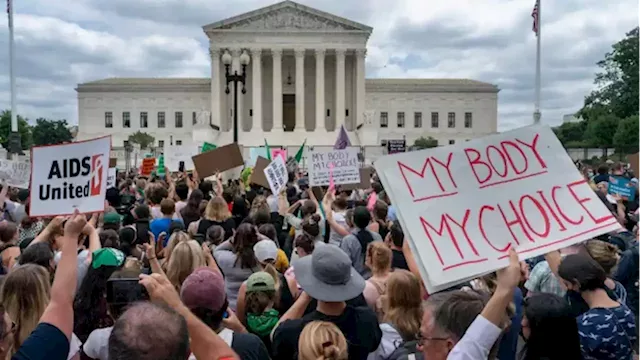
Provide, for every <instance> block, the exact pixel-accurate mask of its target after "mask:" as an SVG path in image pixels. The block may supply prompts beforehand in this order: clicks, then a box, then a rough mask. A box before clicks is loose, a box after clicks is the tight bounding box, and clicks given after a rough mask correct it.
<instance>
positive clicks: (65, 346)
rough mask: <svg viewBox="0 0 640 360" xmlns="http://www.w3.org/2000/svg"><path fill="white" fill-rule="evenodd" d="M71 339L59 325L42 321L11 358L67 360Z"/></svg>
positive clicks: (22, 359) (19, 359)
mask: <svg viewBox="0 0 640 360" xmlns="http://www.w3.org/2000/svg"><path fill="white" fill-rule="evenodd" d="M67 357H69V339H67V337H66V336H65V335H64V333H63V332H62V331H60V329H58V328H57V327H55V326H53V325H51V324H47V323H40V324H38V326H37V327H36V329H35V330H33V332H32V333H31V335H29V337H28V338H27V340H25V342H24V343H23V344H22V346H20V348H19V349H18V351H17V352H16V353H15V354H13V356H12V357H11V360H67Z"/></svg>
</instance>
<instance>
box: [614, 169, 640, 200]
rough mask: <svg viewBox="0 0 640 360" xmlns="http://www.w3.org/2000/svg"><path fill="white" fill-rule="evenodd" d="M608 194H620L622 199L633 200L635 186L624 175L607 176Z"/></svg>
mask: <svg viewBox="0 0 640 360" xmlns="http://www.w3.org/2000/svg"><path fill="white" fill-rule="evenodd" d="M608 193H609V194H617V195H620V196H622V198H623V199H624V200H627V201H633V200H634V199H635V198H636V186H635V185H634V184H633V183H632V182H631V180H630V179H627V178H626V177H624V176H615V175H611V176H609V186H608Z"/></svg>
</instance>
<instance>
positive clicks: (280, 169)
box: [264, 156, 288, 195]
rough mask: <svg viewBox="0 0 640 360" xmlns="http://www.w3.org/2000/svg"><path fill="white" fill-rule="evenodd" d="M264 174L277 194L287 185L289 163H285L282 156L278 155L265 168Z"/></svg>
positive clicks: (272, 190)
mask: <svg viewBox="0 0 640 360" xmlns="http://www.w3.org/2000/svg"><path fill="white" fill-rule="evenodd" d="M264 176H265V177H266V178H267V181H269V187H270V188H271V192H272V193H274V194H275V195H278V194H279V193H280V191H282V189H283V188H284V187H285V186H287V180H288V173H287V165H286V164H285V163H284V159H283V158H282V156H277V157H276V158H275V159H274V160H272V161H271V163H269V165H267V167H266V168H264Z"/></svg>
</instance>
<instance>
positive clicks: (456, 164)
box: [375, 126, 620, 293]
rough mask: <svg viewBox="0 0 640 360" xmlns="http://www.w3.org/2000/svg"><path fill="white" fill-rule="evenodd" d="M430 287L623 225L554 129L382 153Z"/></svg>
mask: <svg viewBox="0 0 640 360" xmlns="http://www.w3.org/2000/svg"><path fill="white" fill-rule="evenodd" d="M375 168H376V170H377V172H378V176H379V177H380V179H381V181H382V183H383V185H384V188H385V191H386V192H387V194H388V195H389V196H390V198H391V202H392V203H393V205H394V207H395V208H396V211H397V214H398V218H399V219H400V221H401V223H402V226H403V228H404V230H405V234H406V235H408V236H407V238H408V240H409V244H410V246H411V249H412V251H413V254H414V256H415V258H416V260H417V262H418V264H419V266H420V268H421V272H422V276H423V278H424V281H425V285H426V286H427V290H428V291H429V292H430V293H433V292H435V291H439V290H442V289H446V288H448V287H450V286H452V285H455V284H457V283H460V282H463V281H465V280H468V279H470V278H474V277H477V276H479V275H482V274H486V273H489V272H492V271H495V270H497V269H499V268H501V267H504V266H506V265H507V263H508V255H507V253H508V250H509V248H510V247H515V249H516V250H517V251H518V253H519V255H520V258H521V259H522V260H524V259H527V258H531V257H534V256H538V255H541V254H545V253H547V252H549V251H553V250H557V249H561V248H564V247H567V246H569V245H572V244H575V243H578V242H581V241H584V240H587V239H591V238H593V237H594V236H598V235H600V234H603V233H607V232H610V231H614V230H617V229H619V228H620V224H619V223H618V221H617V220H616V218H615V217H614V216H613V215H612V214H611V212H609V210H608V209H607V208H606V207H605V206H604V204H603V203H602V202H601V201H600V199H599V198H598V196H597V195H596V194H595V193H594V191H593V190H592V189H591V187H590V186H589V184H588V183H587V182H586V180H585V179H584V177H583V176H582V175H581V174H580V173H579V172H578V170H577V169H576V167H575V166H574V164H573V161H572V160H571V159H570V158H569V156H568V155H567V153H566V151H565V150H564V148H563V147H562V145H561V144H560V141H558V139H557V138H556V136H555V135H554V134H553V132H552V131H551V129H550V128H549V127H546V126H532V127H525V128H521V129H518V130H514V131H511V132H507V133H502V134H496V135H491V136H488V137H486V138H483V139H477V140H473V141H469V142H464V143H461V144H459V145H454V146H446V147H438V148H433V149H428V150H422V151H415V152H408V153H401V154H395V155H389V156H384V157H382V158H380V159H378V160H376V163H375Z"/></svg>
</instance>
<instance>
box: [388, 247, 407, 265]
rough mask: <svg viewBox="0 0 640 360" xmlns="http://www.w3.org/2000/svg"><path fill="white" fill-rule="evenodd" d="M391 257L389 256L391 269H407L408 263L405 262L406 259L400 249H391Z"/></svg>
mask: <svg viewBox="0 0 640 360" xmlns="http://www.w3.org/2000/svg"><path fill="white" fill-rule="evenodd" d="M391 253H392V254H393V257H392V258H391V268H393V269H403V270H409V265H408V264H407V259H405V257H404V254H403V253H402V251H400V250H391Z"/></svg>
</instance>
